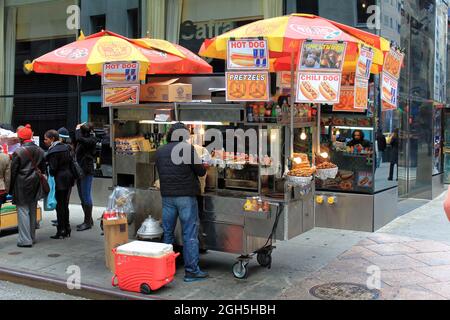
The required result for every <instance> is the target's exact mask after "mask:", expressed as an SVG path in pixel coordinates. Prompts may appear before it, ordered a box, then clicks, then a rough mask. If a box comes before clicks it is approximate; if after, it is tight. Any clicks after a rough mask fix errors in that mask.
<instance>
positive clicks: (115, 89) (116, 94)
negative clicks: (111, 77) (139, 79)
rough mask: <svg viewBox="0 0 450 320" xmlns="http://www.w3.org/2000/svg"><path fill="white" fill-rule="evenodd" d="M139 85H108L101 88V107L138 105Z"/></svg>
mask: <svg viewBox="0 0 450 320" xmlns="http://www.w3.org/2000/svg"><path fill="white" fill-rule="evenodd" d="M139 89H140V85H138V84H135V85H134V84H132V85H127V84H124V85H108V86H103V93H102V98H103V106H104V107H112V106H120V105H137V104H139Z"/></svg>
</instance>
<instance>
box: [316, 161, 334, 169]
mask: <svg viewBox="0 0 450 320" xmlns="http://www.w3.org/2000/svg"><path fill="white" fill-rule="evenodd" d="M334 168H337V166H336V165H335V164H334V163H331V162H322V163H320V164H318V165H317V169H318V170H320V169H334Z"/></svg>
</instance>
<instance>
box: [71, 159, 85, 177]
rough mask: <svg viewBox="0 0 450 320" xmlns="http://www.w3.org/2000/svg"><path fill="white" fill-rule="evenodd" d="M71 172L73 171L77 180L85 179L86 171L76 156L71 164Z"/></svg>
mask: <svg viewBox="0 0 450 320" xmlns="http://www.w3.org/2000/svg"><path fill="white" fill-rule="evenodd" d="M70 170H71V171H72V175H73V177H74V178H75V180H79V179H81V178H83V176H84V171H83V169H82V168H81V166H80V164H79V163H78V161H77V159H75V157H74V156H72V161H71V163H70Z"/></svg>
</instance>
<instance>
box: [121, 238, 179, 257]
mask: <svg viewBox="0 0 450 320" xmlns="http://www.w3.org/2000/svg"><path fill="white" fill-rule="evenodd" d="M172 252H173V246H172V245H171V244H164V243H156V242H146V241H133V242H130V243H127V244H124V245H122V246H120V247H118V248H117V253H119V254H125V255H133V256H144V257H159V256H163V255H166V254H170V253H172Z"/></svg>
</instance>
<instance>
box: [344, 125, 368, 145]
mask: <svg viewBox="0 0 450 320" xmlns="http://www.w3.org/2000/svg"><path fill="white" fill-rule="evenodd" d="M364 137H365V136H364V132H363V131H362V130H359V129H357V130H355V131H353V134H352V140H350V141H349V142H348V143H347V146H348V147H355V146H358V145H360V146H361V147H363V148H370V141H368V140H366V139H364Z"/></svg>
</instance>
